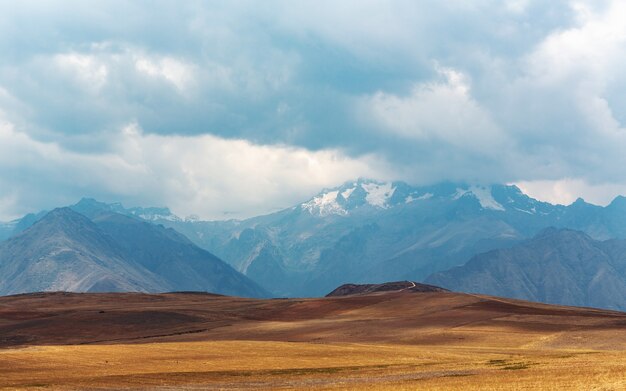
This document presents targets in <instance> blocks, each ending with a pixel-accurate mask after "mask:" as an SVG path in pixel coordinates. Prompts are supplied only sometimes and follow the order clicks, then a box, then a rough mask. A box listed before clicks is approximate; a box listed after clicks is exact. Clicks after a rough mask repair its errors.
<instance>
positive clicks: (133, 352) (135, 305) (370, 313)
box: [0, 290, 626, 390]
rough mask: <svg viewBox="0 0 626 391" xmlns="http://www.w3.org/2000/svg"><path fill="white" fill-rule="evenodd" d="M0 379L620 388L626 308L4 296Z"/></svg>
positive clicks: (396, 299)
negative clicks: (624, 309) (620, 309)
mask: <svg viewBox="0 0 626 391" xmlns="http://www.w3.org/2000/svg"><path fill="white" fill-rule="evenodd" d="M0 346H2V348H0V387H1V388H6V389H22V388H30V389H255V388H257V389H363V388H365V387H367V388H368V389H394V390H397V389H400V390H401V389H406V390H414V389H420V390H422V389H441V390H449V389H452V390H455V389H456V390H468V389H470V390H471V389H491V390H498V389H502V390H509V389H520V390H524V389H585V390H593V389H597V390H613V389H615V390H619V389H626V314H623V313H619V312H611V311H601V310H593V309H583V308H572V307H560V306H550V305H542V304H535V303H528V302H521V301H515V300H505V299H498V298H492V297H484V296H474V295H465V294H457V293H447V292H437V293H419V292H413V291H410V290H402V291H396V292H386V293H372V294H366V295H355V296H346V297H336V298H324V299H288V300H285V299H275V300H251V299H241V298H231V297H223V296H214V295H204V294H183V293H179V294H162V295H143V294H64V293H53V294H32V295H20V296H11V297H4V298H0Z"/></svg>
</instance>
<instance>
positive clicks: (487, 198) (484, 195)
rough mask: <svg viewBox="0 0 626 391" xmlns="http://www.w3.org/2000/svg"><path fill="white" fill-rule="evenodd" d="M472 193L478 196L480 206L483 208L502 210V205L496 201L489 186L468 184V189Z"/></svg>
mask: <svg viewBox="0 0 626 391" xmlns="http://www.w3.org/2000/svg"><path fill="white" fill-rule="evenodd" d="M469 191H470V192H472V194H474V195H475V196H476V198H478V202H480V206H482V207H483V208H485V209H493V210H504V207H503V206H502V205H500V204H499V203H498V201H496V200H495V199H494V198H493V195H491V187H485V186H470V189H469Z"/></svg>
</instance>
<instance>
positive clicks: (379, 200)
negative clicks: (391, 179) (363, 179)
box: [361, 182, 396, 208]
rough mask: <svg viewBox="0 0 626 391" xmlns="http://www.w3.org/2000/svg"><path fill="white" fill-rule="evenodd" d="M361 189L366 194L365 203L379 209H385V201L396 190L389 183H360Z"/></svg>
mask: <svg viewBox="0 0 626 391" xmlns="http://www.w3.org/2000/svg"><path fill="white" fill-rule="evenodd" d="M361 187H362V188H363V190H365V192H366V193H367V195H366V196H365V200H366V201H367V203H368V204H370V205H372V206H377V207H379V208H385V207H387V201H388V200H389V199H390V198H391V197H392V196H393V193H394V192H395V191H396V188H395V187H393V186H392V184H391V183H383V184H379V183H373V182H371V183H362V184H361Z"/></svg>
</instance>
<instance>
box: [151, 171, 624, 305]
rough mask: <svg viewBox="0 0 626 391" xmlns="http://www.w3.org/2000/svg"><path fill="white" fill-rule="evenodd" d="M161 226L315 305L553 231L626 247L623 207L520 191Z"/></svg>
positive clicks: (348, 201)
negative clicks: (556, 200)
mask: <svg viewBox="0 0 626 391" xmlns="http://www.w3.org/2000/svg"><path fill="white" fill-rule="evenodd" d="M156 222H158V223H160V224H163V225H165V226H169V227H172V228H174V229H176V230H178V231H179V232H181V233H183V234H185V235H186V236H187V237H189V238H190V240H192V241H193V242H195V243H196V244H198V245H199V246H201V247H203V248H205V249H207V250H209V251H211V252H213V253H215V254H216V255H217V256H219V257H220V258H222V259H225V260H227V261H228V262H229V263H230V264H231V265H233V267H235V268H236V269H237V270H239V271H240V272H242V273H244V274H246V275H247V276H249V277H250V278H252V279H254V280H255V281H257V282H259V283H260V284H261V285H262V286H265V287H268V288H269V287H271V288H272V290H273V291H274V292H275V293H276V294H278V295H286V296H319V295H322V294H325V293H327V292H328V291H329V290H331V289H333V288H334V287H336V286H338V285H341V284H342V283H346V282H353V283H376V282H384V281H393V280H416V281H423V280H424V279H426V278H427V277H428V276H429V275H431V274H433V273H436V272H439V271H444V270H447V269H449V268H451V267H454V266H458V265H462V264H463V263H465V262H466V261H467V260H468V259H470V258H471V257H472V256H474V255H476V254H479V253H482V252H486V251H489V250H493V249H497V248H502V247H508V246H511V245H514V244H517V243H520V242H522V241H524V240H526V239H529V238H532V237H533V236H534V235H536V234H537V233H539V232H541V231H542V230H543V229H545V228H547V227H559V228H570V229H575V230H580V231H583V232H585V233H587V234H588V235H590V236H591V237H593V238H595V239H598V240H605V239H610V238H624V237H626V198H623V197H618V198H616V199H615V200H614V201H613V202H612V203H611V204H610V205H608V206H607V207H600V206H596V205H592V204H589V203H586V202H585V201H583V200H582V199H579V200H577V201H576V202H574V203H573V204H571V205H568V206H564V205H552V204H549V203H546V202H541V201H538V200H535V199H533V198H531V197H528V196H527V195H525V194H523V193H522V192H521V190H520V189H519V188H517V187H516V186H507V185H492V186H476V185H474V186H472V185H466V184H454V183H444V184H439V185H436V186H426V187H413V186H409V185H408V184H406V183H403V182H393V183H380V182H375V181H370V180H363V179H362V180H358V181H354V182H348V183H345V184H344V185H342V186H340V187H337V188H332V189H326V190H323V191H322V192H320V193H319V194H318V195H316V196H315V197H313V198H311V199H310V200H308V201H306V202H303V203H301V204H299V205H296V206H294V207H291V208H287V209H285V210H282V211H279V212H276V213H272V214H269V215H266V216H259V217H255V218H251V219H246V220H242V221H235V220H231V221H212V222H205V221H197V220H194V221H187V220H183V219H178V218H173V217H169V218H167V219H162V218H159V219H156Z"/></svg>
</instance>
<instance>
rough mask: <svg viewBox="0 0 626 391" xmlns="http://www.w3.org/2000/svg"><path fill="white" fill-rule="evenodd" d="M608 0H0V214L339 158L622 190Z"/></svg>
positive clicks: (283, 182) (307, 175) (618, 95)
mask: <svg viewBox="0 0 626 391" xmlns="http://www.w3.org/2000/svg"><path fill="white" fill-rule="evenodd" d="M624 15H626V2H623V1H602V0H593V1H591V0H590V1H582V0H581V1H539V0H537V1H534V0H511V1H501V0H493V1H490V0H475V1H471V2H468V1H460V0H432V1H431V0H421V1H415V0H407V1H404V0H392V1H388V0H384V1H383V0H380V1H373V0H342V1H326V0H315V1H305V0H285V1H278V0H268V1H262V2H260V1H238V0H229V1H193V0H190V1H184V2H180V1H158V0H157V1H139V0H138V1H118V0H111V1H106V2H94V1H82V0H81V1H71V0H64V1H47V0H37V1H29V0H20V1H14V0H0V220H5V221H6V220H8V219H11V218H16V217H18V216H21V215H23V214H24V213H27V212H31V211H37V210H41V209H49V208H52V207H55V206H59V205H68V204H71V203H74V202H76V201H77V200H78V199H80V198H81V197H95V198H97V199H100V200H103V201H108V202H114V201H121V202H123V203H124V204H125V205H127V206H169V207H170V208H171V209H172V210H173V211H174V212H175V213H177V214H179V215H181V216H187V215H192V214H193V215H197V216H199V217H201V218H204V219H225V218H243V217H248V216H253V215H258V214H262V213H267V212H271V211H274V210H277V209H280V208H285V207H289V206H291V205H294V204H297V203H299V202H302V201H304V200H306V199H307V198H309V197H310V196H312V195H313V194H315V193H317V192H318V191H319V190H321V189H322V188H324V187H332V186H336V185H339V184H341V183H343V182H345V181H348V180H352V179H355V178H358V177H368V178H373V179H378V180H404V181H406V182H408V183H411V184H415V185H420V184H432V183H437V182H441V181H462V182H467V183H479V184H490V183H515V184H518V185H519V186H520V188H522V189H523V190H524V191H526V192H527V193H529V194H530V195H531V196H534V197H537V198H539V199H542V200H546V201H550V202H554V203H563V204H568V203H570V202H572V201H574V200H575V199H576V198H577V197H583V198H585V199H586V200H587V201H590V202H594V203H597V204H606V203H608V202H610V201H611V199H613V198H614V197H615V196H616V195H617V194H626V170H624V167H626V125H625V124H626V72H624V71H623V68H624V65H623V64H625V63H626V23H624Z"/></svg>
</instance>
